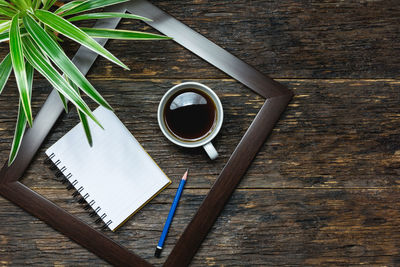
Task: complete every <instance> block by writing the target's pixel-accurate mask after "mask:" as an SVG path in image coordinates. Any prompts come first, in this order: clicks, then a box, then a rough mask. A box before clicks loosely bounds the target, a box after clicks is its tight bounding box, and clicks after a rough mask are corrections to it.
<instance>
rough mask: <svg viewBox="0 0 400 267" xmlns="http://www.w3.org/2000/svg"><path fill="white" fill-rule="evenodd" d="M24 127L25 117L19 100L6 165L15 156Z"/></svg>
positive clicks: (10, 162) (12, 160) (11, 161)
mask: <svg viewBox="0 0 400 267" xmlns="http://www.w3.org/2000/svg"><path fill="white" fill-rule="evenodd" d="M25 128H26V118H25V113H24V108H23V107H22V102H21V101H19V108H18V118H17V125H16V126H15V132H14V139H13V142H12V145H11V151H10V156H9V159H8V166H10V165H11V164H12V163H13V162H14V160H15V158H16V157H17V153H18V150H19V148H20V146H21V142H22V137H23V136H24V133H25Z"/></svg>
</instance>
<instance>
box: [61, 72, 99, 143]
mask: <svg viewBox="0 0 400 267" xmlns="http://www.w3.org/2000/svg"><path fill="white" fill-rule="evenodd" d="M67 81H68V82H69V84H70V85H71V87H72V88H74V90H75V91H76V92H77V93H78V94H79V95H80V91H79V88H78V86H76V85H75V84H74V83H73V82H72V81H71V80H69V79H68V78H67ZM78 115H79V119H80V121H81V123H82V127H83V131H84V132H85V135H86V139H87V141H88V143H89V145H90V146H92V145H93V138H92V133H91V132H90V127H89V122H88V119H87V116H86V115H85V113H83V112H82V111H80V110H79V109H78Z"/></svg>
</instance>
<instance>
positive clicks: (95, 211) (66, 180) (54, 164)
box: [44, 153, 112, 230]
mask: <svg viewBox="0 0 400 267" xmlns="http://www.w3.org/2000/svg"><path fill="white" fill-rule="evenodd" d="M54 157H55V154H54V153H51V155H49V156H48V157H47V158H46V159H45V160H44V163H45V164H46V165H50V166H49V168H50V170H52V171H55V177H56V178H57V180H59V181H60V182H61V183H63V184H68V185H67V189H68V190H72V189H73V188H76V185H77V184H78V180H76V179H74V180H72V179H71V178H72V177H73V175H72V174H71V173H68V174H67V175H65V174H64V173H65V172H66V171H67V167H66V166H62V165H60V164H61V160H59V159H57V160H56V161H53V159H54ZM59 166H62V167H61V168H60V167H59ZM56 169H58V170H57V171H56ZM84 190H85V188H84V187H83V186H80V187H79V188H78V189H77V190H75V191H74V192H73V193H72V197H73V198H74V199H76V200H77V202H78V203H79V204H85V203H86V205H85V206H84V209H85V210H89V209H91V210H92V211H91V212H90V213H89V216H90V217H95V216H97V219H96V220H95V223H97V224H98V223H101V222H102V221H104V222H105V218H106V217H107V214H106V213H103V214H102V215H101V216H100V215H99V214H100V211H101V208H100V207H99V206H97V207H96V208H94V207H95V206H94V205H95V204H96V201H94V200H91V201H90V202H89V203H88V202H87V199H88V198H89V196H90V195H89V193H85V195H83V196H82V194H81V193H82V191H84ZM110 224H112V220H108V221H107V223H104V225H103V226H102V227H101V229H102V230H106V229H107V228H108V227H109V226H110Z"/></svg>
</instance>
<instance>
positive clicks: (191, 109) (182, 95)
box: [164, 89, 216, 141]
mask: <svg viewBox="0 0 400 267" xmlns="http://www.w3.org/2000/svg"><path fill="white" fill-rule="evenodd" d="M164 121H165V124H166V125H167V127H168V129H169V131H170V132H171V133H172V134H173V135H175V136H176V137H177V138H180V139H183V140H186V141H196V140H199V139H201V138H203V137H205V136H207V135H208V133H210V131H211V130H212V129H213V127H214V124H215V121H216V107H215V104H214V102H213V101H212V99H211V98H210V97H209V96H208V95H206V94H205V93H203V92H202V91H200V90H198V89H184V90H182V91H179V92H177V93H176V94H174V95H173V96H172V97H171V98H170V99H169V101H168V102H167V104H166V105H165V110H164Z"/></svg>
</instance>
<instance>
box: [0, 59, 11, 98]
mask: <svg viewBox="0 0 400 267" xmlns="http://www.w3.org/2000/svg"><path fill="white" fill-rule="evenodd" d="M11 70H12V62H11V55H10V54H8V55H7V56H6V57H5V58H4V59H3V61H2V62H1V63H0V94H1V93H2V92H3V89H4V86H5V85H6V83H7V80H8V78H9V77H10V74H11Z"/></svg>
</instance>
